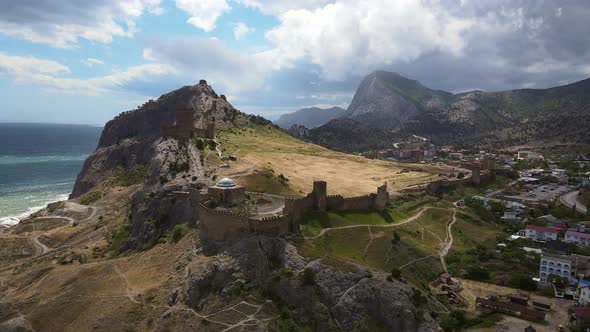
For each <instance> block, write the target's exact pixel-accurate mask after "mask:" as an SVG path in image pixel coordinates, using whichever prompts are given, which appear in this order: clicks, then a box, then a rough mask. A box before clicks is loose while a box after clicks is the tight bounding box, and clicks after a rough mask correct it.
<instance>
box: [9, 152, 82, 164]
mask: <svg viewBox="0 0 590 332" xmlns="http://www.w3.org/2000/svg"><path fill="white" fill-rule="evenodd" d="M87 156H88V155H86V154H81V155H54V156H11V155H4V156H0V165H18V164H31V163H48V162H63V161H84V160H85V159H86V157H87Z"/></svg>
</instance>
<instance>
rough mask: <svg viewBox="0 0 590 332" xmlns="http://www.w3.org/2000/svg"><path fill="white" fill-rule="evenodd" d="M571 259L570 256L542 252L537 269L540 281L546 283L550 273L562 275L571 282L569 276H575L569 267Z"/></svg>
mask: <svg viewBox="0 0 590 332" xmlns="http://www.w3.org/2000/svg"><path fill="white" fill-rule="evenodd" d="M572 261H573V259H572V256H567V255H556V254H548V253H543V255H542V256H541V266H540V269H539V277H540V278H541V282H543V283H546V282H547V278H548V277H549V276H550V275H557V276H560V277H564V278H566V279H568V280H570V282H572V281H571V278H575V272H574V271H572V268H571V266H572ZM576 281H577V279H576Z"/></svg>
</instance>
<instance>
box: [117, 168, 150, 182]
mask: <svg viewBox="0 0 590 332" xmlns="http://www.w3.org/2000/svg"><path fill="white" fill-rule="evenodd" d="M144 178H145V166H143V165H136V166H134V167H132V168H125V167H123V166H117V168H115V183H116V184H117V185H119V186H123V187H129V186H132V185H134V184H140V183H143V180H144Z"/></svg>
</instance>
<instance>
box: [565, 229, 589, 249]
mask: <svg viewBox="0 0 590 332" xmlns="http://www.w3.org/2000/svg"><path fill="white" fill-rule="evenodd" d="M564 241H565V242H567V243H573V244H575V245H578V246H584V247H587V246H590V234H588V233H582V232H578V231H576V230H574V229H568V230H567V232H565V238H564Z"/></svg>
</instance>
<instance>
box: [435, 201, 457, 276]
mask: <svg viewBox="0 0 590 332" xmlns="http://www.w3.org/2000/svg"><path fill="white" fill-rule="evenodd" d="M455 203H456V202H455ZM455 206H456V205H455ZM456 222H457V207H455V208H453V218H452V219H451V222H450V223H449V224H448V225H447V238H446V239H445V241H444V243H443V246H442V248H440V250H439V251H438V256H439V257H440V263H441V264H442V266H443V269H444V270H445V272H449V271H448V270H447V262H446V260H445V256H446V255H447V254H448V253H449V250H451V248H452V247H453V230H452V228H453V225H454V224H455V223H456Z"/></svg>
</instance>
